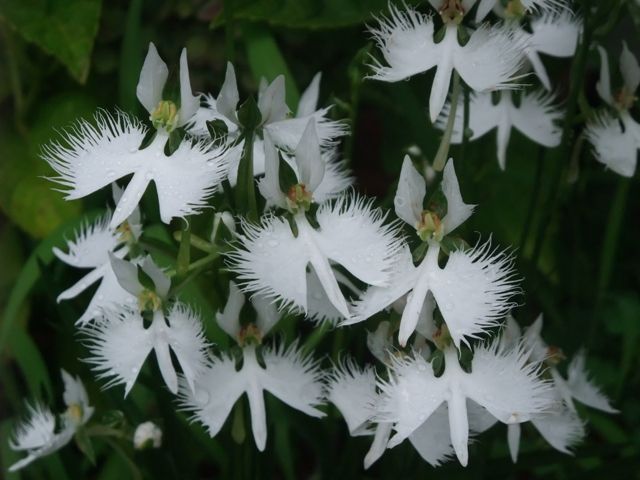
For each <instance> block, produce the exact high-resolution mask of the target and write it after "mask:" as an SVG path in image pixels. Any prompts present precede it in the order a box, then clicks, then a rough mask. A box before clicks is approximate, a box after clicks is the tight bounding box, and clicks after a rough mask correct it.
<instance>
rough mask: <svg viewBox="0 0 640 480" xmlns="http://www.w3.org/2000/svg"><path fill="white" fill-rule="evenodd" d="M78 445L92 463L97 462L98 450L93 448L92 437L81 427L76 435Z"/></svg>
mask: <svg viewBox="0 0 640 480" xmlns="http://www.w3.org/2000/svg"><path fill="white" fill-rule="evenodd" d="M75 440H76V445H78V448H79V449H80V451H81V452H82V453H83V454H84V456H85V457H87V458H88V459H89V461H90V462H91V464H92V465H95V464H96V452H95V451H94V449H93V443H92V442H91V438H90V437H89V436H88V435H87V432H86V430H85V429H84V428H79V429H78V431H77V432H76V435H75Z"/></svg>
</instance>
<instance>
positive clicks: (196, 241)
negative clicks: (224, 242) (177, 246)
mask: <svg viewBox="0 0 640 480" xmlns="http://www.w3.org/2000/svg"><path fill="white" fill-rule="evenodd" d="M173 238H174V239H175V240H176V241H177V242H182V231H181V230H177V231H175V232H173ZM189 243H190V244H191V246H192V247H193V248H197V249H198V250H200V251H201V252H204V253H211V252H215V251H216V246H215V245H214V244H213V243H210V242H208V241H206V240H205V239H204V238H202V237H199V236H197V235H194V234H193V233H189Z"/></svg>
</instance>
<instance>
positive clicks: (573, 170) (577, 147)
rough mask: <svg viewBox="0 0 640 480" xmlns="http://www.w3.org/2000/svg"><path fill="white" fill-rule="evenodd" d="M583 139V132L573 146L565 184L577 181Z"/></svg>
mask: <svg viewBox="0 0 640 480" xmlns="http://www.w3.org/2000/svg"><path fill="white" fill-rule="evenodd" d="M585 138H586V137H585V134H584V131H583V132H582V133H581V134H580V136H579V137H578V139H577V140H576V143H575V144H574V145H573V151H572V152H571V162H570V163H569V172H568V173H567V182H569V183H576V181H577V180H578V175H579V174H580V154H581V153H582V147H583V146H584V141H585Z"/></svg>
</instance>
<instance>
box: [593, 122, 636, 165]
mask: <svg viewBox="0 0 640 480" xmlns="http://www.w3.org/2000/svg"><path fill="white" fill-rule="evenodd" d="M629 118H630V117H629ZM631 122H633V120H631ZM634 123H635V122H634ZM626 126H627V128H626V129H624V130H623V128H622V125H621V124H620V121H619V120H618V119H617V118H614V117H612V116H611V115H610V114H608V113H602V114H600V115H599V116H598V117H597V118H596V120H595V121H594V122H592V123H590V124H588V125H587V129H586V130H585V135H586V138H587V140H589V142H590V143H591V144H592V145H593V148H594V151H593V153H594V156H595V158H596V160H598V161H599V162H600V163H602V164H604V165H606V166H607V167H608V168H610V169H611V170H613V171H614V172H615V173H617V174H618V175H622V176H623V177H632V176H633V175H634V173H635V171H636V164H637V162H638V147H639V146H640V145H639V144H638V143H637V141H636V140H635V139H634V136H633V133H632V130H631V129H630V128H629V127H631V128H636V127H637V128H640V126H637V124H636V125H633V124H632V123H629V122H627V125H626Z"/></svg>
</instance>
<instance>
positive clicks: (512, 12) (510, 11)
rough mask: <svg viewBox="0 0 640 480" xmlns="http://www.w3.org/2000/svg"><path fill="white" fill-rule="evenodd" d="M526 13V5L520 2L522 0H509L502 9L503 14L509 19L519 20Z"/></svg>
mask: <svg viewBox="0 0 640 480" xmlns="http://www.w3.org/2000/svg"><path fill="white" fill-rule="evenodd" d="M526 13H527V9H526V7H525V6H524V5H523V4H522V0H510V2H509V3H507V7H506V8H505V9H504V14H505V16H506V17H507V18H509V19H514V20H520V19H522V18H523V17H524V16H525V14H526Z"/></svg>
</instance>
